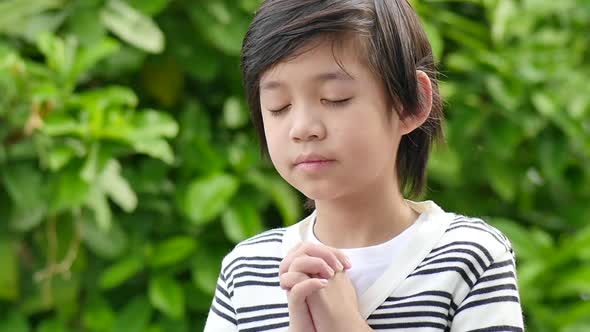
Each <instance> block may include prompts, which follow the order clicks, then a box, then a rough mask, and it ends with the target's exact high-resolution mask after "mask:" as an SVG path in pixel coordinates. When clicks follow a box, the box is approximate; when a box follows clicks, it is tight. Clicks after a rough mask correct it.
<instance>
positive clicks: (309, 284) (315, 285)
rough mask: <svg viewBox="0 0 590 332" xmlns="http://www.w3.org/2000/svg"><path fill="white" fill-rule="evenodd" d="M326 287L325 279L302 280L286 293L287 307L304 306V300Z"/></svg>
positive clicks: (326, 281)
mask: <svg viewBox="0 0 590 332" xmlns="http://www.w3.org/2000/svg"><path fill="white" fill-rule="evenodd" d="M327 285H328V280H326V279H316V278H310V279H307V280H304V281H302V282H300V283H298V284H296V285H295V286H293V288H291V290H290V291H289V292H288V301H289V306H290V307H291V306H299V305H301V304H305V299H306V298H307V297H308V296H309V295H311V294H313V293H315V292H317V291H319V290H320V289H322V288H324V287H326V286H327Z"/></svg>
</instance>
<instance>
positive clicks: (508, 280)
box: [451, 248, 524, 332]
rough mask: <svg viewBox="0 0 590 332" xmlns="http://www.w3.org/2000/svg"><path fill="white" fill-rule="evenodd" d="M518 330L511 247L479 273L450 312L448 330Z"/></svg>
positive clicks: (520, 325) (520, 323) (519, 311)
mask: <svg viewBox="0 0 590 332" xmlns="http://www.w3.org/2000/svg"><path fill="white" fill-rule="evenodd" d="M465 331H471V332H476V331H477V332H512V331H515V332H522V331H524V322H523V316H522V308H521V305H520V297H519V293H518V283H517V277H516V269H515V259H514V255H513V251H512V249H511V248H509V250H506V251H504V253H503V254H501V255H500V256H498V257H496V259H494V261H493V262H492V264H490V265H489V266H488V267H487V269H486V270H485V271H484V272H483V273H482V274H481V276H480V277H479V279H478V280H477V282H476V283H475V284H474V286H473V287H472V288H471V290H470V291H469V293H468V294H467V296H466V297H465V299H464V300H463V301H461V303H460V304H459V305H458V307H457V310H456V311H455V313H454V315H453V320H452V323H451V332H465Z"/></svg>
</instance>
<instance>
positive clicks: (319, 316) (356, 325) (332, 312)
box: [307, 272, 371, 332]
mask: <svg viewBox="0 0 590 332" xmlns="http://www.w3.org/2000/svg"><path fill="white" fill-rule="evenodd" d="M307 304H308V306H309V311H310V312H311V316H312V320H313V323H314V326H315V328H316V331H319V332H328V331H339V332H340V331H342V332H346V331H354V332H359V331H371V329H370V328H369V326H368V325H367V323H366V322H365V320H364V318H363V317H362V316H361V315H360V313H359V308H358V302H357V295H356V291H355V289H354V286H353V285H352V283H351V282H350V279H348V276H347V275H346V273H345V272H336V274H335V275H334V277H333V278H332V279H330V280H329V281H328V285H327V286H325V287H322V288H321V289H320V290H318V291H316V292H314V293H312V294H310V295H309V296H308V297H307Z"/></svg>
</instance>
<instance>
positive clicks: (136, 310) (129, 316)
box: [112, 295, 152, 332]
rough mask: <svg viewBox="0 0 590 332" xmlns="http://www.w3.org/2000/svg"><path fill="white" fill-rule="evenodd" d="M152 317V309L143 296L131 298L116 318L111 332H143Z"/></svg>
mask: <svg viewBox="0 0 590 332" xmlns="http://www.w3.org/2000/svg"><path fill="white" fill-rule="evenodd" d="M151 317H152V307H151V305H150V302H149V301H148V299H147V298H146V297H145V296H143V295H140V296H137V297H135V298H133V299H132V300H131V301H130V302H129V303H128V304H127V305H126V306H125V308H123V310H122V311H121V312H120V313H119V315H118V316H117V319H116V321H115V323H114V324H113V330H112V332H143V331H144V330H145V329H146V328H147V326H148V324H149V322H150V319H151Z"/></svg>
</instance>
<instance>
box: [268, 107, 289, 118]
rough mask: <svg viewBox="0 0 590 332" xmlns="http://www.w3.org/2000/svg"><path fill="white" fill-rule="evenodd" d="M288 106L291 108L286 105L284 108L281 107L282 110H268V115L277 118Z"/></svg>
mask: <svg viewBox="0 0 590 332" xmlns="http://www.w3.org/2000/svg"><path fill="white" fill-rule="evenodd" d="M290 106H291V105H290V104H289V105H287V106H285V107H282V108H280V109H276V110H268V111H269V112H270V115H272V116H279V115H281V114H282V113H284V112H285V111H286V110H287V109H288V108H289V107H290Z"/></svg>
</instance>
